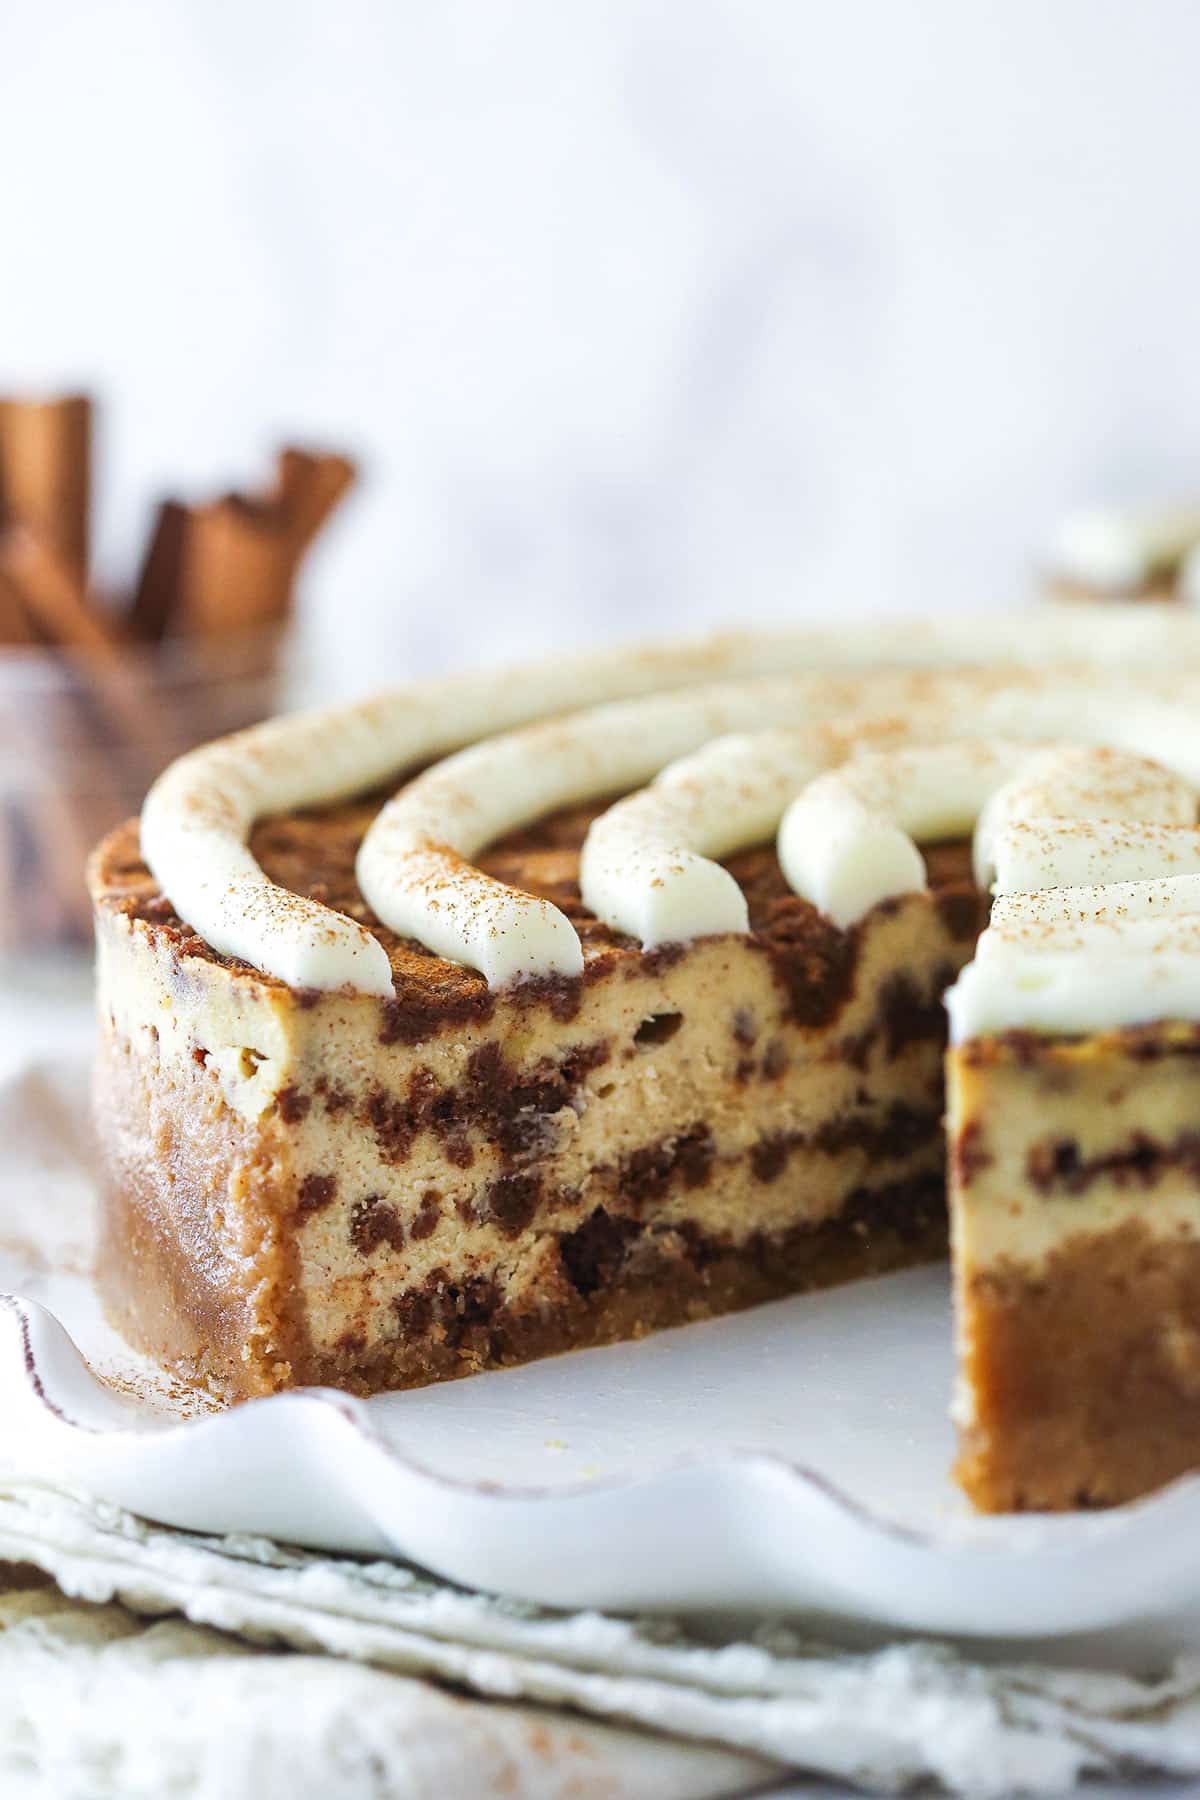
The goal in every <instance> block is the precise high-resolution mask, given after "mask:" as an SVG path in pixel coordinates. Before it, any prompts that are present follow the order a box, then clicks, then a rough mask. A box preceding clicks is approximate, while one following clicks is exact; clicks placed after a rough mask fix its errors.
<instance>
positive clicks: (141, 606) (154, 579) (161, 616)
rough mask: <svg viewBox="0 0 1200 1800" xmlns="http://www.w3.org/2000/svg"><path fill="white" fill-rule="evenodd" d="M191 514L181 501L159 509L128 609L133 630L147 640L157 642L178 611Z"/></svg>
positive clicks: (169, 502)
mask: <svg viewBox="0 0 1200 1800" xmlns="http://www.w3.org/2000/svg"><path fill="white" fill-rule="evenodd" d="M189 516H190V515H189V513H188V510H187V508H186V507H185V506H181V505H180V503H179V501H178V500H164V501H163V503H162V505H161V506H160V507H159V509H158V517H157V518H156V519H155V522H154V530H153V531H152V533H151V535H150V542H149V543H148V544H147V546H146V554H145V557H144V558H143V561H142V567H141V573H140V574H139V576H138V581H137V586H136V587H135V589H134V592H133V603H132V605H131V606H130V609H129V626H130V629H131V631H132V632H133V635H134V636H135V637H136V638H139V639H141V640H142V641H144V642H146V643H157V642H158V641H159V639H160V638H161V637H162V635H163V633H164V632H165V631H166V630H167V628H168V626H169V625H170V623H171V621H172V619H173V618H175V616H176V615H177V614H178V611H179V606H180V593H181V590H182V587H183V569H184V559H185V557H186V554H187V530H188V519H189Z"/></svg>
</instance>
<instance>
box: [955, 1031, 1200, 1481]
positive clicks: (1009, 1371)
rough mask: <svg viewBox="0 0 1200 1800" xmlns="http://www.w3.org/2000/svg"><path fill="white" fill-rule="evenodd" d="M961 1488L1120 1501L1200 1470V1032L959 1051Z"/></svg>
mask: <svg viewBox="0 0 1200 1800" xmlns="http://www.w3.org/2000/svg"><path fill="white" fill-rule="evenodd" d="M949 1063H950V1069H949V1101H950V1110H949V1119H948V1125H949V1135H950V1162H951V1170H952V1184H951V1186H952V1194H953V1206H954V1221H953V1230H954V1256H955V1284H956V1297H957V1311H958V1319H959V1358H960V1388H959V1402H958V1422H959V1426H960V1431H961V1455H960V1459H959V1463H958V1470H957V1473H958V1479H959V1480H960V1481H961V1483H962V1485H963V1486H964V1487H965V1489H966V1491H967V1493H968V1494H969V1495H970V1497H971V1499H972V1500H973V1501H974V1503H975V1505H976V1506H978V1507H980V1508H982V1509H983V1510H984V1511H987V1512H1010V1511H1019V1510H1022V1509H1024V1508H1041V1509H1052V1510H1063V1509H1068V1508H1072V1507H1081V1506H1103V1505H1111V1504H1112V1503H1114V1502H1115V1501H1120V1500H1126V1499H1129V1498H1131V1497H1132V1496H1134V1495H1137V1494H1144V1493H1146V1492H1148V1491H1149V1490H1150V1489H1151V1488H1154V1487H1158V1486H1159V1485H1160V1484H1161V1483H1162V1482H1164V1481H1167V1480H1169V1479H1170V1478H1171V1477H1172V1476H1174V1475H1179V1474H1181V1473H1182V1472H1183V1471H1184V1470H1185V1469H1190V1468H1194V1467H1196V1465H1197V1464H1200V1026H1197V1025H1196V1024H1192V1023H1188V1024H1183V1023H1176V1024H1160V1025H1151V1026H1141V1027H1134V1026H1129V1027H1125V1028H1123V1029H1119V1030H1114V1031H1107V1032H1091V1033H1084V1034H1075V1035H1046V1034H1043V1033H1037V1032H1032V1031H1021V1030H1009V1031H1004V1032H999V1033H997V1034H995V1035H991V1036H981V1037H978V1038H975V1039H972V1040H969V1041H967V1042H965V1043H963V1044H960V1045H957V1046H956V1047H955V1048H954V1049H953V1050H952V1051H951V1054H950V1059H949Z"/></svg>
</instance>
